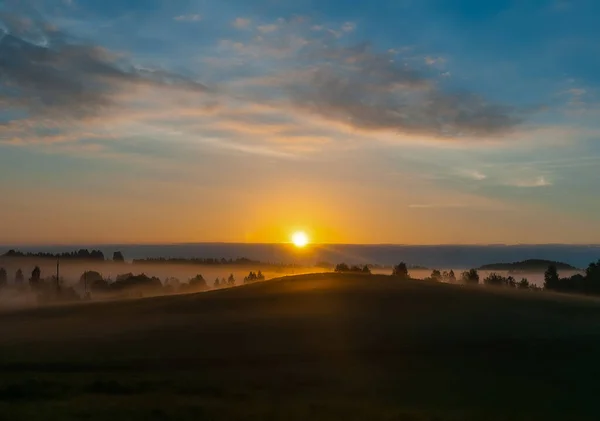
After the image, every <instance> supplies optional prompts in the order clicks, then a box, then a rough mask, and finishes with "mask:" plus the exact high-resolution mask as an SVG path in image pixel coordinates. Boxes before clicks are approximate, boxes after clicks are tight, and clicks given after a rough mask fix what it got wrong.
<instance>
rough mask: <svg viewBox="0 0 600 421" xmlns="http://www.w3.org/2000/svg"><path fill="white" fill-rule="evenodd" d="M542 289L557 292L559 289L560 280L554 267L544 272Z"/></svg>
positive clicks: (551, 266) (549, 267)
mask: <svg viewBox="0 0 600 421" xmlns="http://www.w3.org/2000/svg"><path fill="white" fill-rule="evenodd" d="M544 288H545V289H549V290H558V289H559V288H560V278H559V277H558V270H556V266H555V265H550V266H548V269H546V272H544Z"/></svg>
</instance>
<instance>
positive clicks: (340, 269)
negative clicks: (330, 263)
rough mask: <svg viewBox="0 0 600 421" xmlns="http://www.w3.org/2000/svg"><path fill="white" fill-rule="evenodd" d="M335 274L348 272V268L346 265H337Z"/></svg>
mask: <svg viewBox="0 0 600 421" xmlns="http://www.w3.org/2000/svg"><path fill="white" fill-rule="evenodd" d="M335 271H336V272H350V267H349V266H348V265H347V264H346V263H338V264H337V265H335Z"/></svg>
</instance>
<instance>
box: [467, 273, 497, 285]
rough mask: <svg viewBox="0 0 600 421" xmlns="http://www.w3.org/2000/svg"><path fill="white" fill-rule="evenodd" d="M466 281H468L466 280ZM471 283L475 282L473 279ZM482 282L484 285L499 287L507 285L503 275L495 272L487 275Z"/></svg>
mask: <svg viewBox="0 0 600 421" xmlns="http://www.w3.org/2000/svg"><path fill="white" fill-rule="evenodd" d="M477 282H478V283H479V280H477ZM466 283H468V280H467V281H466ZM473 283H475V282H474V281H473ZM483 283H484V284H485V285H490V286H495V287H499V286H504V285H507V280H506V278H505V277H504V276H501V275H498V274H497V273H490V274H489V275H488V277H487V278H485V279H484V280H483Z"/></svg>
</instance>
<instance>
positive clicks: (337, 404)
mask: <svg viewBox="0 0 600 421" xmlns="http://www.w3.org/2000/svg"><path fill="white" fill-rule="evenodd" d="M0 332H1V334H0V371H1V372H2V376H1V377H0V414H9V413H10V414H11V420H12V419H15V420H19V419H28V420H36V419H39V420H42V419H88V420H101V419H112V420H121V419H122V420H125V419H127V420H153V419H156V420H159V419H160V420H164V419H193V420H198V419H210V420H261V419H269V420H279V419H281V420H283V419H285V420H305V419H311V420H339V419H345V420H366V419H368V420H439V421H444V420H489V419H494V420H545V421H546V420H564V419H569V420H584V419H586V420H587V419H595V416H596V415H597V412H598V409H597V406H596V399H595V398H596V388H595V387H594V386H595V384H596V383H597V378H598V375H600V363H599V362H598V358H597V356H598V353H599V352H600V303H599V302H598V301H596V300H593V299H579V298H572V297H563V296H559V295H554V294H546V293H533V292H515V291H499V290H492V289H485V288H479V287H473V288H467V287H461V286H454V285H446V284H438V283H430V282H423V281H400V280H397V279H394V278H391V277H388V276H375V275H373V276H370V275H355V274H350V275H348V274H322V275H304V276H297V277H289V278H283V279H280V280H276V281H270V282H264V283H259V284H253V285H248V286H242V287H237V288H232V289H229V290H219V291H213V292H208V293H201V294H195V295H183V296H171V297H161V298H152V299H143V300H131V301H121V302H110V303H96V304H83V305H75V306H65V307H47V308H39V309H34V310H28V311H21V312H15V313H5V314H2V315H1V316H0Z"/></svg>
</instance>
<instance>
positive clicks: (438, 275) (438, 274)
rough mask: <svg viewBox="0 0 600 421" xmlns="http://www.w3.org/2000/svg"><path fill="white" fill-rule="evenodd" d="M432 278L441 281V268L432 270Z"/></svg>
mask: <svg viewBox="0 0 600 421" xmlns="http://www.w3.org/2000/svg"><path fill="white" fill-rule="evenodd" d="M431 279H432V280H434V281H438V282H439V281H441V280H442V273H441V272H440V271H439V270H437V269H434V270H433V271H432V272H431Z"/></svg>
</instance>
